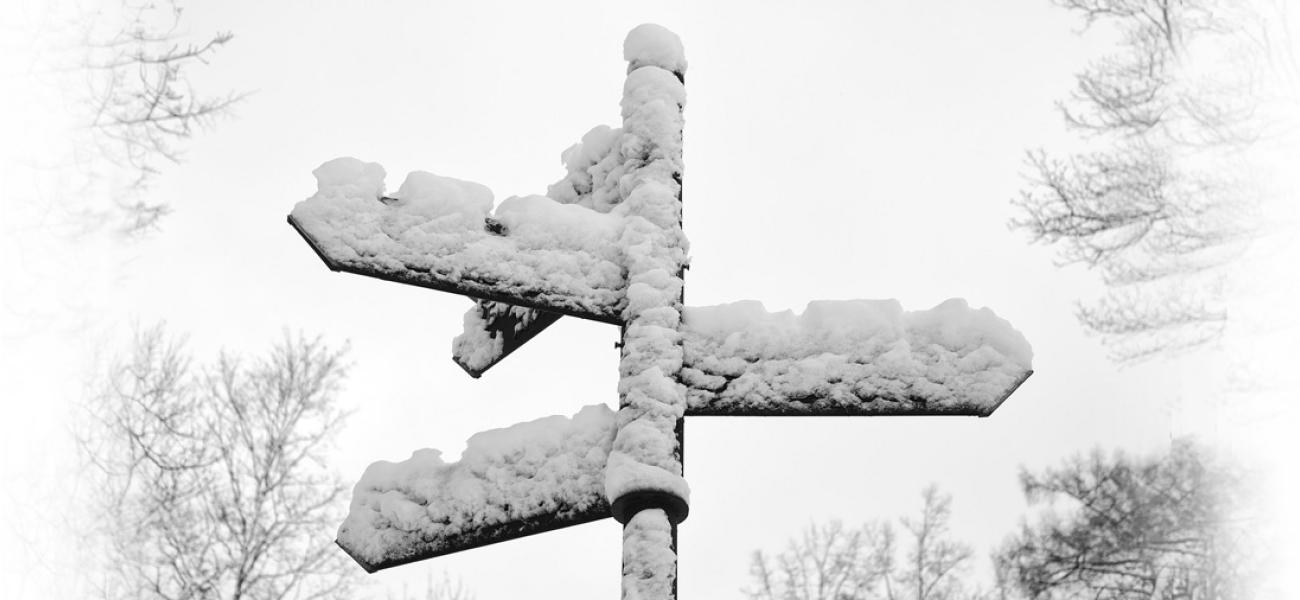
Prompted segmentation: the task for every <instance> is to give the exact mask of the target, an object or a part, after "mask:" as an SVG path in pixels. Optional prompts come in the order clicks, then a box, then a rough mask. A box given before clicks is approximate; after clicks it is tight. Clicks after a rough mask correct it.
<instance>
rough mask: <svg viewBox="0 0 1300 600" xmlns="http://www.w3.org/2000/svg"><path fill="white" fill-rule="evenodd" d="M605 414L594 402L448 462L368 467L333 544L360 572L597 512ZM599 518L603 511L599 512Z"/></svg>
mask: <svg viewBox="0 0 1300 600" xmlns="http://www.w3.org/2000/svg"><path fill="white" fill-rule="evenodd" d="M614 429H615V420H614V412H613V411H612V410H610V409H609V408H608V407H606V406H605V405H603V404H597V405H592V406H588V407H585V408H583V409H582V410H581V411H579V412H578V414H576V415H574V416H573V417H572V418H565V417H559V416H554V417H547V418H544V419H538V420H536V421H531V422H528V423H520V424H517V425H513V426H511V427H506V428H503V429H494V430H491V431H485V432H482V433H478V434H475V435H474V436H472V437H470V439H469V441H468V442H467V443H466V448H465V451H464V453H463V454H462V455H461V458H460V460H459V461H457V462H453V463H447V462H444V461H443V460H442V458H441V453H440V452H439V451H437V450H431V449H425V450H418V451H416V452H415V453H413V454H412V455H411V458H409V459H407V460H404V461H402V462H398V463H392V462H386V461H381V462H377V463H374V464H372V465H370V467H369V468H367V469H366V472H365V474H364V475H362V476H361V480H360V481H358V482H357V485H356V488H355V489H354V490H353V493H352V506H351V509H350V511H349V513H348V517H347V519H346V520H345V521H344V522H343V526H342V527H341V528H340V529H339V534H338V541H339V544H340V545H342V546H343V547H344V548H346V549H347V551H348V552H349V553H350V554H352V555H353V556H354V557H356V558H358V559H359V560H361V561H363V564H369V565H383V564H390V563H393V562H399V561H402V560H405V559H409V558H411V557H420V556H429V555H433V554H437V553H439V552H440V551H442V550H443V549H445V548H446V547H447V546H449V545H452V544H464V543H465V542H466V538H467V537H468V538H473V536H475V535H482V534H483V533H484V532H490V531H492V530H493V528H499V527H501V526H506V525H510V524H526V523H527V522H529V521H530V520H534V519H537V518H539V517H554V518H556V519H559V520H564V519H566V518H568V517H572V516H576V515H581V514H584V513H589V512H592V511H597V510H604V509H605V507H606V506H607V505H606V503H605V484H604V479H605V477H604V471H605V464H606V462H607V457H608V454H609V449H610V446H611V444H612V443H613V441H614ZM602 514H604V513H602Z"/></svg>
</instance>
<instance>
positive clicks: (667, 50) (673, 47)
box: [623, 23, 686, 73]
mask: <svg viewBox="0 0 1300 600" xmlns="http://www.w3.org/2000/svg"><path fill="white" fill-rule="evenodd" d="M623 60H626V61H627V62H628V70H629V71H634V70H636V69H639V68H641V67H643V66H646V65H653V66H656V67H659V68H661V69H666V70H668V71H671V72H674V73H684V72H685V71H686V51H685V50H684V49H683V48H682V39H681V38H679V37H677V34H675V33H673V32H671V31H669V30H668V29H667V28H665V27H664V26H662V25H655V24H654V23H644V24H642V25H637V26H636V27H635V28H633V29H632V31H630V32H628V34H627V38H625V39H624V40H623Z"/></svg>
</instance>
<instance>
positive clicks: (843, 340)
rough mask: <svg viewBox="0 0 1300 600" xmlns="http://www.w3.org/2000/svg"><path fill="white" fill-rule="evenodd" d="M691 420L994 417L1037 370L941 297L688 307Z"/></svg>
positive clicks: (1000, 329) (1008, 332) (1026, 356)
mask: <svg viewBox="0 0 1300 600" xmlns="http://www.w3.org/2000/svg"><path fill="white" fill-rule="evenodd" d="M682 335H683V346H684V348H685V357H684V363H683V367H682V370H681V380H682V382H683V383H685V384H686V385H687V386H688V391H687V395H688V403H689V407H688V409H687V414H727V413H732V412H738V413H748V414H837V413H845V414H870V413H877V412H878V413H891V412H892V413H903V414H905V413H908V412H941V413H942V412H953V413H966V414H971V413H974V414H985V413H986V412H988V411H991V410H992V409H993V408H996V405H997V403H998V402H1001V401H1002V400H1003V399H1004V398H1005V397H1006V395H1007V394H1009V393H1010V392H1011V391H1012V390H1013V389H1014V388H1015V386H1016V385H1018V384H1019V383H1020V382H1021V381H1022V380H1023V379H1024V378H1025V377H1026V376H1028V373H1029V371H1030V369H1031V368H1032V365H1031V361H1032V357H1033V354H1032V350H1031V349H1030V347H1029V342H1027V341H1026V340H1025V337H1024V336H1023V335H1021V333H1020V332H1019V331H1016V330H1015V329H1014V328H1013V327H1012V326H1011V324H1010V323H1008V322H1007V321H1005V320H1003V319H1001V318H999V317H998V316H997V315H995V314H993V311H991V310H989V309H987V308H981V309H979V310H975V309H972V308H970V307H969V306H968V305H967V304H966V301H965V300H962V299H959V298H956V299H952V300H948V301H946V302H944V303H942V304H940V305H939V306H936V307H934V308H932V309H930V310H922V311H911V312H904V311H903V308H902V306H901V305H900V304H899V303H898V301H897V300H840V301H818V302H811V303H809V304H808V308H807V309H806V310H805V311H804V312H803V313H802V314H800V315H795V314H794V313H792V312H790V311H784V312H779V313H770V312H768V311H767V310H765V309H764V308H763V305H762V304H761V303H759V302H756V301H752V300H749V301H743V302H736V303H732V304H724V305H719V306H709V307H692V308H687V309H686V314H685V319H684V325H683V328H682Z"/></svg>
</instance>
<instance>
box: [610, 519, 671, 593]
mask: <svg viewBox="0 0 1300 600" xmlns="http://www.w3.org/2000/svg"><path fill="white" fill-rule="evenodd" d="M672 540H673V529H672V524H671V523H670V522H669V521H668V516H667V515H666V514H664V511H663V510H660V509H657V508H652V509H647V510H643V511H641V512H639V513H637V514H636V515H635V516H633V517H632V519H631V520H630V521H628V523H627V526H626V527H624V528H623V600H659V599H663V598H672V597H673V595H672V590H673V581H675V580H676V579H677V556H676V555H675V554H673V550H672Z"/></svg>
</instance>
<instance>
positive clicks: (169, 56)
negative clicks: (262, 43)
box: [35, 0, 245, 234]
mask: <svg viewBox="0 0 1300 600" xmlns="http://www.w3.org/2000/svg"><path fill="white" fill-rule="evenodd" d="M49 11H50V12H51V13H52V15H51V17H50V18H51V19H57V20H61V21H66V25H65V26H64V27H62V28H59V29H57V30H55V31H54V32H52V34H53V35H52V36H51V37H53V38H55V39H56V40H57V41H52V42H51V41H44V40H40V41H39V42H38V43H41V44H42V45H45V46H51V48H50V49H49V50H47V51H45V52H42V54H44V55H45V56H44V58H43V60H42V62H43V63H47V64H45V65H44V66H43V67H41V68H39V69H38V72H37V73H35V75H36V76H37V78H36V81H37V83H38V84H46V85H51V86H53V87H54V88H55V89H58V90H60V91H61V92H62V94H63V95H64V100H65V102H66V104H67V110H68V111H70V113H71V115H70V116H71V118H72V121H73V123H74V126H75V127H77V129H76V130H74V131H72V132H71V134H72V136H71V139H70V140H69V143H70V145H71V146H72V150H71V152H72V156H70V157H68V158H67V159H66V160H67V161H68V164H60V165H56V168H58V169H61V170H62V169H71V173H68V174H65V175H64V176H65V177H67V176H69V175H71V176H73V177H75V179H77V180H79V185H77V186H75V187H74V188H73V189H72V190H71V191H68V192H65V193H62V194H60V195H59V197H58V198H52V199H49V200H50V204H51V205H52V207H55V206H57V207H58V208H59V209H60V211H61V212H63V213H65V214H66V216H67V218H68V219H70V220H71V221H72V224H74V225H75V226H76V228H77V229H80V230H83V231H85V230H91V231H93V230H96V229H99V228H101V227H105V226H108V227H112V228H114V229H116V230H118V231H120V232H122V233H125V234H138V233H141V232H144V231H147V230H150V229H152V228H154V227H155V226H156V225H157V224H158V222H159V220H160V219H161V218H162V217H163V216H164V215H166V214H167V213H168V211H169V210H170V207H169V205H168V203H167V202H165V201H158V200H151V199H149V198H148V196H147V192H148V191H149V189H150V186H151V184H152V183H153V182H154V180H155V179H156V178H157V176H158V175H159V174H161V173H162V169H163V167H164V166H165V165H166V164H169V163H171V164H175V163H179V162H180V161H181V159H182V158H183V155H184V149H185V145H186V142H188V141H189V140H190V139H191V137H192V136H193V135H194V134H195V133H196V132H198V131H199V130H201V129H203V128H205V127H208V126H210V125H212V124H213V123H214V122H215V121H216V119H218V118H220V117H223V116H227V115H229V114H230V111H231V109H232V108H233V107H234V105H235V104H237V103H238V102H239V101H240V100H242V99H243V98H244V97H245V94H243V93H237V92H230V93H225V94H221V95H215V96H208V95H204V94H200V93H199V92H198V91H196V90H195V88H194V86H193V85H192V82H191V74H192V73H193V72H194V70H195V69H197V68H200V67H202V66H204V65H206V64H208V62H209V61H210V60H211V59H212V58H213V57H214V55H215V54H216V53H217V52H218V51H219V50H220V49H221V48H222V47H224V46H225V45H226V44H227V43H229V42H230V41H231V40H232V39H233V37H234V36H233V35H232V34H231V33H230V32H217V33H215V34H212V35H211V36H210V37H200V38H198V40H197V41H195V39H194V37H192V36H191V35H189V34H187V33H186V32H185V31H184V29H183V27H182V21H183V19H182V17H183V15H184V10H183V9H182V7H181V6H180V5H179V4H178V3H177V0H164V1H161V2H159V1H153V0H118V1H117V2H105V3H94V4H92V5H89V6H83V5H80V4H77V5H75V7H74V8H72V9H71V13H69V14H59V11H58V10H56V9H55V8H53V7H51V8H50V9H49Z"/></svg>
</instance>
